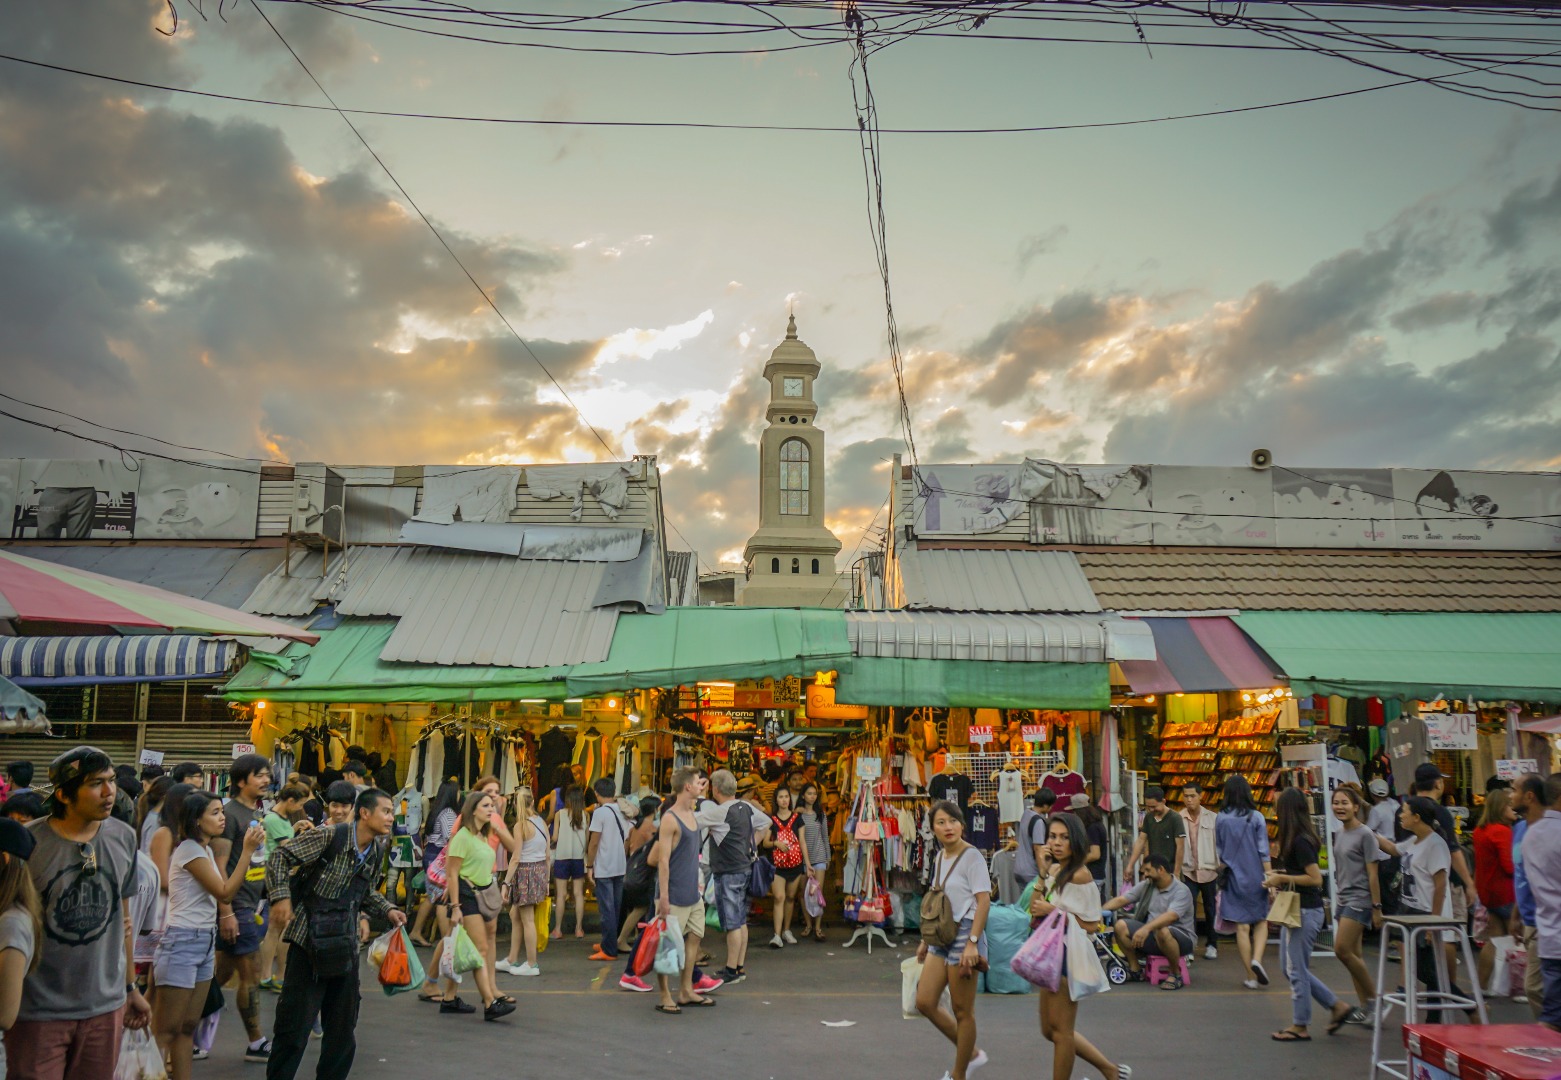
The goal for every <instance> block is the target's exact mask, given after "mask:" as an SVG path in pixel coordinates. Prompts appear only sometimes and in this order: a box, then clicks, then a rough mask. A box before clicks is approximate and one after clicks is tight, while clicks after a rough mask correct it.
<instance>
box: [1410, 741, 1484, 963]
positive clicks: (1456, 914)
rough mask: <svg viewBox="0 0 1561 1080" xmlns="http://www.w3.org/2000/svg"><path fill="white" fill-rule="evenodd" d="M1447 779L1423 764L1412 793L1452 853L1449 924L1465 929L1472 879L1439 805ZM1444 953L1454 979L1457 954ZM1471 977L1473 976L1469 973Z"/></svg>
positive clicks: (1449, 945)
mask: <svg viewBox="0 0 1561 1080" xmlns="http://www.w3.org/2000/svg"><path fill="white" fill-rule="evenodd" d="M1446 779H1447V774H1446V773H1444V772H1443V771H1442V770H1441V769H1439V768H1437V767H1436V766H1435V765H1434V764H1432V763H1431V762H1429V761H1427V762H1425V763H1424V764H1422V765H1417V766H1416V767H1415V791H1414V793H1415V794H1416V795H1423V796H1425V797H1426V798H1427V799H1430V800H1431V801H1432V802H1433V803H1435V804H1436V832H1437V835H1438V836H1440V837H1441V838H1442V839H1443V840H1445V841H1447V850H1448V851H1449V852H1451V853H1452V857H1453V872H1452V874H1451V875H1449V876H1448V879H1447V888H1448V891H1449V892H1451V893H1452V896H1453V920H1454V921H1455V922H1457V923H1459V924H1460V925H1462V926H1465V927H1467V926H1468V925H1469V897H1471V896H1473V895H1475V892H1474V875H1472V874H1471V873H1469V862H1468V860H1467V859H1465V858H1464V854H1463V845H1462V844H1460V843H1458V826H1457V825H1456V824H1454V822H1453V814H1452V811H1450V810H1448V809H1447V807H1445V806H1443V805H1442V793H1443V792H1444V791H1445V790H1446V785H1444V784H1443V783H1442V781H1444V780H1446ZM1445 948H1446V949H1447V970H1448V973H1449V976H1450V977H1451V976H1455V975H1456V974H1457V971H1458V950H1457V947H1456V946H1455V945H1454V943H1453V942H1451V941H1449V942H1446V943H1445ZM1470 974H1471V975H1473V974H1474V973H1473V972H1470Z"/></svg>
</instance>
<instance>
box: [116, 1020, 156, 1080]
mask: <svg viewBox="0 0 1561 1080" xmlns="http://www.w3.org/2000/svg"><path fill="white" fill-rule="evenodd" d="M114 1080H168V1070H167V1069H166V1068H164V1067H163V1055H162V1051H160V1050H159V1049H157V1043H156V1042H155V1041H154V1040H153V1039H152V1036H151V1035H150V1034H149V1033H148V1032H146V1031H126V1032H125V1033H124V1035H123V1036H122V1037H121V1038H120V1040H119V1064H118V1065H117V1066H116V1067H115V1068H114Z"/></svg>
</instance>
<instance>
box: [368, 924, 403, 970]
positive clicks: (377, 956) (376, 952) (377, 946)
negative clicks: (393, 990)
mask: <svg viewBox="0 0 1561 1080" xmlns="http://www.w3.org/2000/svg"><path fill="white" fill-rule="evenodd" d="M400 932H401V931H400V928H399V927H391V929H390V932H389V933H385V934H381V935H380V936H379V937H377V938H375V939H374V940H373V942H372V943H371V944H370V945H369V963H370V964H373V965H374V970H375V971H378V970H379V966H380V965H381V964H383V963H384V962H385V953H386V952H388V951H389V950H390V939H391V938H393V937H395V936H396V935H397V934H398V933H400Z"/></svg>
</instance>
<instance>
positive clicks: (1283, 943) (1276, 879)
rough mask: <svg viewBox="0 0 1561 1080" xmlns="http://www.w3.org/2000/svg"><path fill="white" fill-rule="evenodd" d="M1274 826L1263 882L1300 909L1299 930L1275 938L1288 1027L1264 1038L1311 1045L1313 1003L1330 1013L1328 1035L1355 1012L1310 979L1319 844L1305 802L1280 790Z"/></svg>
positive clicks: (1319, 920) (1319, 922)
mask: <svg viewBox="0 0 1561 1080" xmlns="http://www.w3.org/2000/svg"><path fill="white" fill-rule="evenodd" d="M1274 811H1275V815H1276V816H1277V818H1278V821H1279V868H1278V869H1277V870H1274V871H1272V872H1270V873H1269V875H1268V876H1267V877H1266V878H1264V879H1263V885H1264V887H1265V888H1269V889H1281V890H1288V889H1293V890H1295V893H1296V896H1297V897H1298V898H1299V903H1300V909H1301V925H1300V926H1295V927H1292V926H1286V927H1284V929H1282V930H1281V931H1280V932H1279V951H1280V952H1281V953H1283V954H1284V957H1285V975H1286V976H1287V977H1288V978H1289V980H1290V1016H1291V1024H1290V1026H1289V1027H1287V1028H1281V1029H1280V1030H1278V1031H1276V1032H1274V1033H1273V1035H1271V1036H1269V1037H1270V1038H1272V1039H1273V1040H1274V1041H1275V1042H1310V1041H1311V1039H1312V1036H1311V1034H1310V1033H1309V1032H1308V1031H1307V1025H1309V1024H1310V1023H1311V1022H1312V1000H1313V999H1314V998H1315V999H1316V1001H1317V1004H1319V1005H1321V1006H1322V1007H1323V1008H1325V1009H1328V1010H1329V1011H1330V1012H1331V1013H1332V1017H1331V1021H1330V1023H1329V1024H1328V1034H1330V1035H1333V1034H1336V1033H1337V1032H1338V1030H1339V1029H1340V1028H1341V1027H1343V1026H1344V1025H1345V1023H1347V1022H1348V1021H1349V1019H1350V1014H1351V1013H1352V1012H1353V1011H1354V1010H1352V1009H1351V1008H1350V1006H1349V1003H1348V1002H1343V1001H1340V1000H1339V999H1338V998H1337V997H1335V996H1334V993H1333V991H1332V990H1330V989H1328V987H1327V986H1325V985H1324V984H1323V982H1322V980H1321V979H1319V978H1318V977H1317V976H1316V975H1313V974H1312V946H1313V945H1315V944H1316V943H1317V935H1318V934H1320V933H1321V932H1322V928H1323V895H1322V883H1323V873H1322V871H1321V870H1320V869H1318V866H1317V853H1318V852H1319V851H1320V850H1321V848H1322V842H1321V841H1320V840H1318V839H1317V830H1316V829H1314V828H1312V811H1311V807H1310V806H1308V805H1307V801H1306V796H1305V795H1304V794H1302V793H1301V791H1300V790H1299V789H1297V788H1285V789H1284V790H1283V791H1281V792H1280V793H1279V799H1278V801H1277V802H1276V803H1275V804H1274Z"/></svg>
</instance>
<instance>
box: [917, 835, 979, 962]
mask: <svg viewBox="0 0 1561 1080" xmlns="http://www.w3.org/2000/svg"><path fill="white" fill-rule="evenodd" d="M974 850H975V849H974V848H969V847H967V848H966V849H965V850H964V851H961V852H960V853H959V854H958V855H956V856H955V857H954V861H953V862H951V863H949V864H948V866H946V867H944V869H943V878H942V880H940V881H938V882H937V883H936V884H934V885H933V886H932V888H930V889H928V890H927V895H925V896H923V897H922V898H921V939H922V940H923V941H925V942H926V943H927V944H928V945H936V946H938V947H939V948H943V949H946V948H948V947H949V946H950V945H952V944H954V940H955V938H957V937H959V920H958V919H956V918H954V906H953V905H952V904H950V903H949V898H948V894H947V893H946V892H944V886H945V885H947V884H948V880H949V875H950V874H952V873H953V872H954V869H955V867H957V866H959V863H960V860H961V859H963V858H964V857H965V856H966V855H969V854H970V853H971V852H972V851H974Z"/></svg>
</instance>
